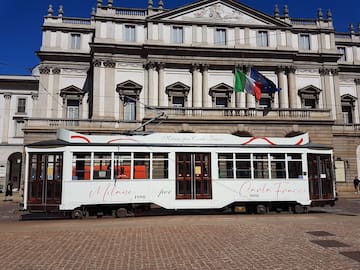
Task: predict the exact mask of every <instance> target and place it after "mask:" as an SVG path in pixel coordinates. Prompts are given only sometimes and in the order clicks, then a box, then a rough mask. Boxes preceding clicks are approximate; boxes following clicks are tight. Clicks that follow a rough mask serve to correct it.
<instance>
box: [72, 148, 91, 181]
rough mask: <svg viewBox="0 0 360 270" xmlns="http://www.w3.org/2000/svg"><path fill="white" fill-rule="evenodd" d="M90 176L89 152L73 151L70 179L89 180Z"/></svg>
mask: <svg viewBox="0 0 360 270" xmlns="http://www.w3.org/2000/svg"><path fill="white" fill-rule="evenodd" d="M90 177H91V154H90V153H74V154H73V159H72V179H73V180H90Z"/></svg>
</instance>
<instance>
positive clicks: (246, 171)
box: [235, 153, 251, 178]
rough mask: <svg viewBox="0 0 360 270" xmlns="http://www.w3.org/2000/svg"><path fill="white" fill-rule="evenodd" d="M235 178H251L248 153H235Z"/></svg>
mask: <svg viewBox="0 0 360 270" xmlns="http://www.w3.org/2000/svg"><path fill="white" fill-rule="evenodd" d="M235 158H236V162H235V164H236V178H251V157H250V154H249V153H236V154H235Z"/></svg>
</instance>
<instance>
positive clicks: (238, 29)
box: [235, 27, 240, 47]
mask: <svg viewBox="0 0 360 270" xmlns="http://www.w3.org/2000/svg"><path fill="white" fill-rule="evenodd" d="M239 45H240V28H239V27H235V47H239Z"/></svg>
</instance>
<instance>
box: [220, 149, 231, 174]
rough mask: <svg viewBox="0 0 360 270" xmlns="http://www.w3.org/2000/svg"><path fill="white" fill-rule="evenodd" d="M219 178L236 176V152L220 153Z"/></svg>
mask: <svg viewBox="0 0 360 270" xmlns="http://www.w3.org/2000/svg"><path fill="white" fill-rule="evenodd" d="M218 168H219V178H234V154H233V153H219V154H218Z"/></svg>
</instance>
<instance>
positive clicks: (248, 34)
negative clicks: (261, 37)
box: [244, 28, 250, 47]
mask: <svg viewBox="0 0 360 270" xmlns="http://www.w3.org/2000/svg"><path fill="white" fill-rule="evenodd" d="M244 30H245V46H246V47H250V29H249V28H245V29H244Z"/></svg>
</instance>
